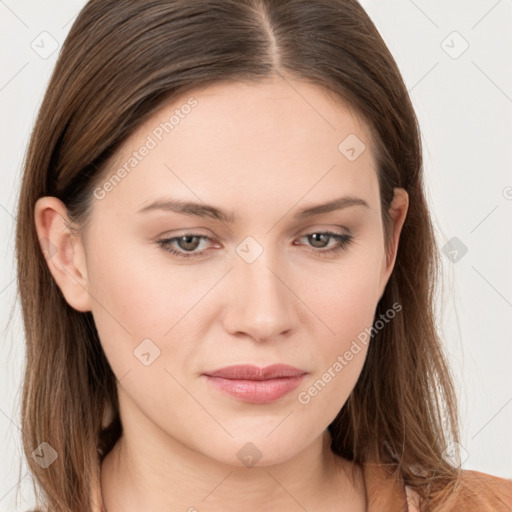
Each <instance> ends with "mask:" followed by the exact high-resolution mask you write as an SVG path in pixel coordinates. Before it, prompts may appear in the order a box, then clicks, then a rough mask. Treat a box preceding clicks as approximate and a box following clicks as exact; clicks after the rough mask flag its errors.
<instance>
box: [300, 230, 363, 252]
mask: <svg viewBox="0 0 512 512" xmlns="http://www.w3.org/2000/svg"><path fill="white" fill-rule="evenodd" d="M301 238H307V239H308V241H309V242H310V243H312V244H313V247H315V248H319V247H320V248H323V247H326V246H327V247H328V245H327V244H328V242H329V240H333V239H334V240H337V241H338V243H337V244H334V245H333V246H332V247H331V248H330V249H324V250H314V251H312V252H313V253H314V254H318V255H320V256H332V255H334V254H337V253H338V252H340V251H342V250H346V249H348V246H349V245H350V243H351V242H352V240H353V238H354V237H353V236H352V235H347V234H345V233H335V232H334V231H316V232H314V233H308V234H306V235H303V236H302V237H301Z"/></svg>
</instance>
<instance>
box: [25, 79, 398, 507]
mask: <svg viewBox="0 0 512 512" xmlns="http://www.w3.org/2000/svg"><path fill="white" fill-rule="evenodd" d="M192 96H193V97H194V98H195V99H196V100H197V102H198V103H197V106H196V107H195V108H193V109H192V110H191V112H190V113H189V114H188V115H187V116H184V117H183V119H180V122H179V124H178V125H177V126H176V127H175V128H174V129H173V130H172V131H171V132H170V133H169V134H166V135H165V137H164V138H163V140H162V141H161V142H159V143H158V145H157V146H156V147H155V148H154V149H152V150H151V151H150V152H149V154H147V155H146V156H145V157H144V158H143V159H142V161H140V162H139V163H138V164H137V166H136V167H135V168H134V169H133V170H132V171H131V173H130V174H128V175H127V176H126V177H125V178H124V179H123V180H122V181H121V183H119V184H118V185H117V186H115V187H114V188H113V190H111V191H109V192H108V193H107V194H106V195H105V197H104V198H102V199H95V200H94V208H93V213H92V217H91V222H90V223H89V224H88V226H87V229H86V230H84V231H83V233H82V234H73V233H72V232H70V230H69V229H68V227H67V225H66V221H67V222H69V219H68V218H67V214H66V209H65V206H64V204H63V203H62V202H60V201H59V200H58V199H56V198H54V197H44V198H41V199H39V200H38V201H37V204H36V212H35V222H36V229H37V232H38V236H39V237H40V239H43V238H48V239H50V240H51V241H52V243H53V244H54V245H55V247H56V252H55V254H54V255H53V256H52V257H51V258H48V259H47V263H48V266H49V268H50V270H51V272H52V275H53V277H54V278H55V281H56V283H57V284H58V286H59V288H60V290H61V291H62V293H63V295H64V297H65V298H66V300H67V302H68V303H69V304H70V305H71V306H72V307H73V308H75V309H76V310H78V311H92V314H93V317H94V321H95V323H96V326H97V329H98V333H99V336H100V339H101V343H102V346H103V349H104V351H105V353H106V356H107V358H108V360H109V363H110V365H111V367H112V370H113V372H114V373H115V375H116V377H117V378H118V379H119V381H118V392H119V401H120V414H121V421H122V424H123V429H124V435H123V436H122V438H121V439H120V441H119V442H118V443H117V444H116V446H115V447H114V449H113V450H112V451H111V452H110V453H109V454H108V455H107V457H106V458H105V460H104V462H103V465H102V470H101V483H102V493H103V499H104V502H105V505H106V507H107V510H108V511H109V512H117V511H121V510H122V511H124V512H130V511H136V510H142V509H145V510H153V511H164V510H165V511H169V510H184V511H187V510H188V511H189V512H192V511H194V510H198V511H213V510H223V511H234V510H237V511H238V510H241V509H243V510H246V511H260V510H267V511H278V510H287V511H303V510H304V509H306V510H308V511H317V510H318V511H320V510H324V511H325V510H328V511H329V510H340V504H343V505H344V507H345V508H343V510H347V511H362V510H366V506H367V503H366V493H365V487H364V482H363V479H362V472H361V468H360V467H359V466H357V465H354V464H352V463H351V462H349V461H347V460H344V459H342V458H340V457H338V456H336V455H334V454H333V453H332V451H331V450H330V434H329V432H328V431H327V426H328V425H329V423H330V422H332V420H333V419H334V418H335V417H336V415H337V413H338V412H339V410H340V409H341V408H342V406H343V404H344V403H345V401H346V400H347V398H348V396H349V394H350V392H351V390H352V389H353V387H354V385H355V383H356V381H357V379H358V377H359V375H360V372H361V369H362V366H363V363H364V359H365V356H366V352H367V346H365V345H361V346H362V350H361V351H359V352H358V353H357V355H355V356H354V358H353V359H352V360H351V361H350V362H349V363H348V364H347V365H346V366H345V367H344V368H343V370H342V371H340V372H338V373H337V374H336V376H335V377H334V378H332V379H331V380H330V382H329V383H328V384H326V386H325V387H324V388H323V389H322V390H321V392H319V393H318V394H317V395H316V396H314V397H311V400H310V401H309V403H307V404H303V403H300V402H299V400H298V394H299V392H301V391H304V390H308V389H309V388H310V386H311V385H312V384H313V383H314V382H316V381H317V380H318V379H320V378H321V377H322V375H323V374H324V373H325V372H326V371H327V370H328V368H329V367H332V366H333V363H334V362H335V361H336V360H337V357H338V356H339V355H343V354H344V353H345V352H346V351H347V350H349V349H350V346H351V344H352V342H353V341H354V340H355V339H356V337H357V335H358V334H360V333H361V332H363V331H364V329H365V328H368V329H369V328H370V327H371V326H372V323H373V319H374V313H375V308H376V306H377V303H378V301H379V299H380V297H381V296H382V294H383V292H384V289H385V286H386V283H387V281H388V279H389V276H390V274H391V272H392V270H393V266H394V263H395V256H396V250H397V246H398V241H399V236H400V231H401V229H402V225H403V222H404V220H405V216H406V213H407V206H408V197H407V193H406V192H405V191H404V190H403V189H395V198H394V201H393V204H392V208H391V209H390V213H391V215H392V217H393V221H394V232H393V242H392V248H391V251H390V253H388V254H386V252H385V248H384V235H383V227H382V216H381V211H380V200H379V188H378V181H377V174H376V169H375V161H374V157H373V145H372V141H371V140H370V136H369V132H368V130H367V129H366V127H365V126H364V125H363V124H361V123H360V122H359V121H358V120H357V119H356V118H355V117H354V116H353V115H351V113H350V112H349V110H348V109H347V108H346V107H345V106H343V105H342V104H340V103H339V102H335V101H334V99H333V97H332V96H328V95H327V94H326V93H325V92H324V90H323V89H321V88H319V87H318V86H316V85H312V84H309V83H306V82H302V81H298V80H292V79H291V78H289V79H287V80H286V81H285V80H283V79H282V78H280V77H276V78H274V79H272V80H267V81H265V82H261V83H258V84H255V83H242V82H225V83H217V84H215V85H212V86H209V87H208V88H206V89H202V90H198V91H197V92H196V93H194V94H193V95H191V94H187V95H186V96H182V97H180V98H175V99H174V100H173V101H172V103H170V104H168V105H166V106H165V107H163V108H162V109H161V110H160V111H159V112H158V113H157V114H155V115H154V116H153V117H152V118H151V119H149V120H148V121H147V122H146V123H145V124H144V125H142V126H140V127H139V129H138V130H137V131H136V132H134V133H133V135H132V136H131V137H130V138H129V139H128V140H127V141H126V142H125V144H124V146H123V147H122V148H121V150H120V152H119V153H118V155H117V156H118V158H117V160H116V162H115V164H114V165H112V169H111V170H112V173H114V172H115V170H116V169H117V168H118V167H119V166H122V165H123V163H124V162H126V161H127V159H128V158H129V157H130V155H132V153H133V151H135V150H137V149H138V148H140V147H141V145H143V144H144V141H145V140H147V136H148V135H150V134H151V133H152V130H154V129H155V127H156V126H158V125H159V123H160V122H163V121H165V120H168V119H169V117H170V116H171V115H172V113H173V112H174V111H175V109H176V108H180V106H182V105H183V104H185V103H186V101H187V100H188V99H189V98H190V97H192ZM349 134H356V135H357V137H358V138H359V139H360V140H361V141H363V142H364V144H365V146H366V149H365V150H364V151H363V152H362V153H361V154H360V155H359V156H358V157H357V158H356V159H355V160H354V161H350V160H349V159H348V158H346V156H345V155H344V154H342V153H341V152H340V151H339V149H338V146H339V144H340V142H342V141H343V140H344V139H345V137H347V136H348V135H349ZM110 175H111V173H109V175H108V176H110ZM164 195H165V196H168V197H173V198H179V199H183V200H190V201H197V202H204V203H207V204H213V205H215V206H217V207H219V208H221V209H223V210H227V211H229V212H233V213H235V214H236V215H237V216H239V219H238V220H237V222H236V223H234V224H232V225H231V224H227V223H224V222H221V221H218V220H215V219H213V218H209V217H204V218H200V217H193V216H187V215H183V214H178V213H175V212H169V211H152V212H150V213H144V214H138V213H137V210H138V209H139V208H141V207H143V206H145V205H147V204H149V203H150V202H151V201H153V200H155V199H156V198H161V197H162V196H164ZM345 195H352V196H355V197H359V198H362V199H364V200H365V201H366V202H367V203H368V207H364V206H357V205H356V206H350V207H347V208H344V209H341V210H338V211H334V212H330V213H325V214H321V215H317V216H315V217H312V218H306V219H303V220H294V219H293V215H294V213H295V212H296V211H298V210H299V209H301V208H305V207H308V206H312V205H317V204H322V203H326V202H328V201H330V200H332V199H335V198H338V197H341V196H345ZM326 230H332V231H335V232H336V233H339V234H346V233H350V234H352V235H353V241H352V243H351V244H349V245H348V246H347V247H346V248H345V249H342V250H341V251H338V252H335V253H331V255H326V256H322V255H321V254H319V253H320V252H321V251H325V250H326V249H329V248H332V247H334V246H337V245H339V243H338V240H337V239H335V238H328V237H321V238H320V239H319V240H316V241H315V238H314V237H308V236H305V235H307V234H312V233H322V232H324V231H326ZM187 233H193V234H197V235H200V236H207V237H210V240H208V239H194V240H195V241H193V243H195V246H194V247H192V245H193V243H191V242H190V240H189V242H188V243H189V245H187V243H181V244H179V243H178V242H176V241H175V242H174V243H172V247H173V248H174V249H175V250H177V251H181V252H182V253H183V252H186V251H187V250H188V251H189V252H196V253H201V252H202V254H203V256H199V257H197V258H194V257H192V258H189V259H180V258H179V257H178V256H174V255H172V254H171V253H169V252H166V251H165V250H164V249H163V248H162V247H161V246H159V245H158V244H157V240H161V239H164V238H167V239H168V238H171V237H178V236H184V235H185V234H187ZM248 236H251V237H253V238H254V239H255V240H256V241H257V244H259V246H260V247H261V248H262V249H263V252H262V253H261V254H260V255H259V256H258V257H257V258H256V259H255V261H254V262H252V263H250V264H249V263H248V262H247V261H246V260H244V259H243V258H242V257H241V256H239V254H238V253H237V252H236V249H237V247H238V246H239V244H241V242H243V241H244V239H245V238H246V237H248ZM243 246H244V245H243V244H242V247H243ZM251 247H252V246H251ZM249 250H250V251H254V247H252V248H250V249H249ZM315 251H316V252H315ZM253 254H254V253H253ZM146 338H149V339H151V340H152V342H153V343H154V344H155V345H156V346H157V347H158V349H159V350H160V355H159V357H157V358H156V359H155V360H154V361H153V362H152V363H151V364H150V365H149V366H146V365H144V364H142V363H141V361H140V360H139V359H137V357H135V356H134V350H135V349H136V347H137V346H138V345H139V344H140V343H141V342H142V340H144V339H146ZM243 363H249V364H255V365H258V366H266V365H268V364H273V363H285V364H290V365H293V366H295V367H297V368H299V369H302V370H304V371H307V372H308V374H307V375H306V377H305V379H304V380H303V382H302V384H301V386H300V387H299V388H298V389H296V390H294V391H292V392H291V393H289V394H288V395H285V396H284V397H282V398H280V399H279V400H277V401H276V402H274V403H270V404H250V403H245V402H241V401H239V400H237V399H235V398H232V397H231V396H229V395H225V394H221V393H220V392H219V391H217V390H215V389H212V388H211V387H210V386H209V385H208V383H207V382H206V381H205V378H204V377H203V376H201V374H202V373H203V372H205V371H208V370H209V371H212V370H215V369H218V368H221V367H224V366H228V365H232V364H243ZM246 443H252V444H253V445H254V446H255V447H257V449H258V451H259V452H260V453H261V458H260V460H259V461H258V462H257V463H256V464H255V465H253V466H252V467H248V466H246V465H245V464H244V463H243V462H241V460H240V459H239V458H238V457H237V453H238V452H239V451H240V450H241V449H242V448H244V447H245V448H244V449H245V450H248V448H247V446H246ZM352 471H353V473H352Z"/></svg>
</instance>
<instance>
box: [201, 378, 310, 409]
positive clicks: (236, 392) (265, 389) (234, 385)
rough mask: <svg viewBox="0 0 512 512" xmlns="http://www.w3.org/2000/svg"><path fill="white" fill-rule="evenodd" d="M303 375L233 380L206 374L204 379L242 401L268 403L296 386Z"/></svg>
mask: <svg viewBox="0 0 512 512" xmlns="http://www.w3.org/2000/svg"><path fill="white" fill-rule="evenodd" d="M305 375H306V374H302V375H298V376H297V377H282V378H278V379H268V380H235V379H223V378H222V377H210V376H209V375H206V379H207V381H208V382H209V383H210V385H211V386H213V387H214V388H216V389H219V390H221V391H224V392H225V393H228V394H230V395H231V396H233V397H235V398H238V399H239V400H242V401H243V402H249V403H252V404H268V403H270V402H275V401H276V400H278V399H279V398H281V397H283V396H285V395H286V394H288V393H290V391H293V390H294V389H295V388H297V387H298V386H299V385H300V383H301V382H302V379H303V378H304V377H305Z"/></svg>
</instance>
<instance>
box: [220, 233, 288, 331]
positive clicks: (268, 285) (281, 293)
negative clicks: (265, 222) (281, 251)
mask: <svg viewBox="0 0 512 512" xmlns="http://www.w3.org/2000/svg"><path fill="white" fill-rule="evenodd" d="M258 245H259V246H260V249H258V247H257V246H256V244H255V243H254V241H252V240H246V241H245V242H242V243H241V244H240V245H239V247H238V248H237V252H238V253H239V256H240V258H239V259H238V258H237V261H236V264H235V268H234V269H233V272H232V278H233V279H234V280H235V283H234V289H233V293H232V295H231V297H230V298H229V304H228V313H227V317H228V329H229V330H230V331H231V333H232V334H235V333H237V332H238V333H239V332H243V333H246V334H248V335H250V336H251V337H252V338H254V339H256V340H258V341H263V340H265V339H270V338H272V337H275V336H279V335H280V334H283V333H284V332H286V331H288V330H289V329H291V328H292V327H293V326H294V318H295V316H294V314H293V308H294V303H295V301H294V300H293V293H292V292H291V291H290V290H289V289H288V286H290V284H288V286H287V283H286V281H287V278H286V275H287V272H286V269H284V267H283V265H279V261H282V259H280V258H278V257H275V256H274V254H275V253H274V252H273V251H272V250H270V249H267V248H265V249H263V247H262V246H261V244H258ZM244 250H245V252H244ZM257 252H259V254H257ZM249 254H250V255H251V256H250V257H248V256H247V255H249ZM255 255H256V257H255ZM252 258H254V259H252ZM281 274H282V275H281Z"/></svg>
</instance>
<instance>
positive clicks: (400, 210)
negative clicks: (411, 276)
mask: <svg viewBox="0 0 512 512" xmlns="http://www.w3.org/2000/svg"><path fill="white" fill-rule="evenodd" d="M393 190H394V197H393V201H392V202H391V205H390V207H389V210H388V211H389V214H390V216H391V218H392V219H393V226H392V233H391V241H390V247H389V251H385V253H384V256H383V258H382V268H381V278H380V289H379V300H380V299H381V298H382V296H383V295H384V290H385V288H386V284H387V282H388V280H389V277H390V276H391V272H392V271H393V268H394V266H395V260H396V253H397V251H398V242H399V240H400V233H401V231H402V227H403V225H404V221H405V217H406V216H407V209H408V207H409V194H407V192H406V191H405V189H403V188H395V189H393Z"/></svg>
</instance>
